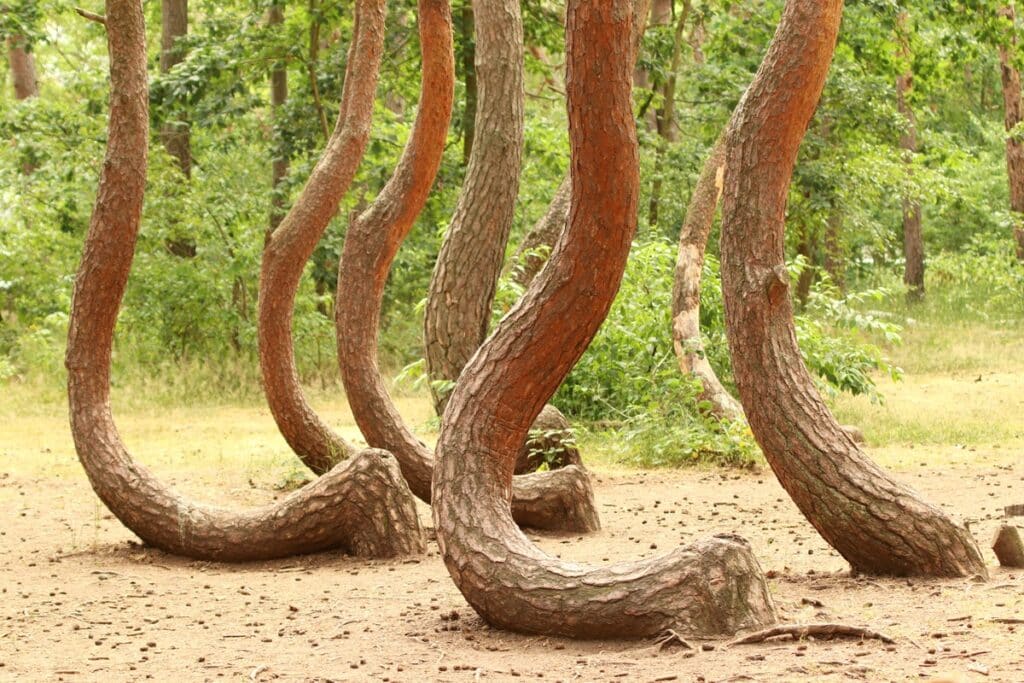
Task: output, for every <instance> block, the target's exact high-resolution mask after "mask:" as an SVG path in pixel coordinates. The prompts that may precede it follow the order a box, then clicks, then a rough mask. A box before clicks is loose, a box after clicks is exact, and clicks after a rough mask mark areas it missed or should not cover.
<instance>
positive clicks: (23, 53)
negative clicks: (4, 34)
mask: <svg viewBox="0 0 1024 683" xmlns="http://www.w3.org/2000/svg"><path fill="white" fill-rule="evenodd" d="M28 48H29V46H28V43H27V42H26V40H25V38H24V37H22V36H10V37H9V38H8V39H7V60H8V61H9V62H10V63H11V77H12V80H13V81H14V97H15V99H18V100H27V99H29V98H31V97H36V96H37V95H39V78H38V77H37V76H36V59H35V57H34V56H33V54H32V53H31V52H29V49H28Z"/></svg>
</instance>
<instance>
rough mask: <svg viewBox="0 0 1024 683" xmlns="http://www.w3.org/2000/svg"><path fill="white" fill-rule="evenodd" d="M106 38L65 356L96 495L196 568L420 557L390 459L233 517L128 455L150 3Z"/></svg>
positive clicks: (77, 431)
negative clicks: (126, 374) (94, 169)
mask: <svg viewBox="0 0 1024 683" xmlns="http://www.w3.org/2000/svg"><path fill="white" fill-rule="evenodd" d="M107 38H108V45H109V51H110V72H111V78H110V80H111V95H110V102H111V103H110V122H109V130H108V138H107V152H106V158H105V160H104V164H103V169H102V172H101V174H100V182H99V192H98V195H97V199H96V206H95V208H94V211H93V215H92V220H91V222H90V225H89V233H88V235H87V237H86V240H85V249H84V253H83V255H82V262H81V266H80V267H79V271H78V277H77V279H76V281H75V289H74V297H73V300H72V307H71V319H70V324H69V328H70V329H69V334H68V346H67V357H66V365H67V369H68V398H69V403H70V413H71V431H72V435H73V437H74V440H75V448H76V450H77V451H78V456H79V459H80V460H81V462H82V466H83V467H84V468H85V471H86V473H87V474H88V476H89V480H90V482H91V483H92V486H93V489H94V490H95V491H96V493H97V495H99V497H100V498H101V499H102V500H103V502H104V503H105V504H106V506H107V507H108V508H109V509H110V511H111V512H113V513H114V515H115V516H117V518H118V519H120V520H121V521H122V522H123V523H124V524H125V526H127V527H128V528H129V529H131V530H132V531H133V532H135V533H136V534H137V535H138V536H139V537H140V538H141V539H142V540H143V541H144V542H146V543H148V544H149V545H152V546H154V547H157V548H160V549H162V550H165V551H167V552H171V553H175V554H179V555H184V556H187V557H194V558H198V559H205V560H217V561H243V560H261V559H271V558H278V557H285V556H288V555H294V554H299V553H309V552H316V551H320V550H326V549H331V548H341V549H345V550H348V551H349V552H351V553H354V554H357V555H361V556H373V557H390V556H394V555H401V554H408V553H419V552H422V551H423V550H424V539H423V532H422V529H421V528H420V525H419V519H418V517H417V515H416V508H415V502H414V501H413V499H412V496H411V494H410V492H409V489H408V486H407V485H406V483H405V481H404V479H403V478H402V477H401V475H400V472H399V470H398V467H397V464H396V463H395V461H394V459H393V458H392V457H391V456H390V455H389V454H387V453H384V452H381V451H365V452H363V453H361V454H360V455H359V456H358V457H355V458H353V459H352V460H350V461H348V462H346V463H344V464H343V465H342V466H340V467H338V468H335V469H334V470H332V471H331V472H330V473H329V474H328V475H327V476H325V477H322V478H321V479H319V480H318V481H316V482H314V483H313V484H311V485H309V486H307V487H305V488H304V489H302V490H300V491H297V492H295V493H293V494H292V495H290V496H288V497H287V498H285V499H284V500H282V501H280V502H278V503H276V504H273V505H270V506H267V507H263V508H258V509H255V510H251V511H246V512H233V511H229V510H224V509H221V508H215V507H211V506H204V505H199V504H195V503H192V502H190V501H187V500H185V499H183V498H181V497H180V496H178V495H177V494H175V493H174V492H173V491H171V490H170V489H169V488H168V487H167V486H165V485H164V484H162V483H161V482H160V481H159V480H157V479H156V478H155V477H153V476H152V475H151V474H150V473H149V472H148V471H147V470H146V469H145V468H144V467H142V466H140V465H138V464H136V463H135V462H134V461H133V459H132V457H131V455H130V454H129V453H128V452H127V450H126V449H125V448H124V445H123V443H122V442H121V439H120V436H119V435H118V432H117V427H116V426H115V424H114V420H113V417H112V415H111V411H110V359H111V348H112V345H113V337H114V326H115V324H116V322H117V314H118V311H119V309H120V305H121V300H122V298H123V296H124V290H125V285H126V283H127V281H128V275H129V272H130V271H131V265H132V260H133V257H134V250H135V243H136V239H137V237H138V232H139V223H140V220H141V214H142V203H143V196H144V193H145V185H146V166H147V155H148V143H149V111H148V109H149V99H148V94H149V93H148V80H147V73H146V31H145V25H144V21H143V15H142V5H141V3H139V2H138V1H137V0H107ZM357 40H358V38H357Z"/></svg>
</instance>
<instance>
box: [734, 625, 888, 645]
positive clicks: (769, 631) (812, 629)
mask: <svg viewBox="0 0 1024 683" xmlns="http://www.w3.org/2000/svg"><path fill="white" fill-rule="evenodd" d="M780 636H788V637H790V638H792V639H793V640H801V639H803V638H821V639H829V638H865V639H869V640H880V641H882V642H883V643H894V642H896V641H895V640H893V639H892V638H890V637H889V636H887V635H885V634H884V633H878V632H876V631H872V630H870V629H867V628H861V627H860V626H848V625H846V624H786V625H783V626H773V627H772V628H766V629H764V630H763V631H756V632H754V633H748V634H747V635H745V636H741V637H739V638H737V639H736V640H733V641H732V642H730V643H729V644H728V646H727V647H731V646H733V645H751V644H753V643H763V642H764V641H766V640H768V639H769V638H778V637H780Z"/></svg>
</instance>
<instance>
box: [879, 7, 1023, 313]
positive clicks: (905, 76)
mask: <svg viewBox="0 0 1024 683" xmlns="http://www.w3.org/2000/svg"><path fill="white" fill-rule="evenodd" d="M909 23H910V15H909V14H908V13H907V12H905V11H904V12H900V14H899V16H898V17H897V19H896V33H897V40H898V43H899V46H900V49H899V56H900V58H901V59H902V60H904V61H905V62H906V71H904V72H903V73H902V74H901V75H899V76H898V77H897V78H896V100H897V105H898V107H899V112H900V114H902V115H903V118H904V121H905V123H906V127H905V128H904V129H903V132H902V133H901V134H900V149H902V150H903V163H904V164H905V166H906V168H907V175H908V177H910V176H913V174H914V165H913V164H914V155H916V154H917V117H916V116H915V115H914V110H913V108H912V107H911V106H910V102H909V100H908V97H909V95H910V91H911V89H912V88H913V86H914V72H913V69H912V67H911V63H910V59H911V52H910V35H909ZM1018 84H1019V79H1018ZM1017 99H1018V100H1020V89H1019V87H1018V91H1017ZM1022 170H1024V167H1022ZM1021 181H1022V182H1024V176H1022V177H1021ZM1022 208H1024V206H1022ZM903 259H904V270H903V284H905V285H906V286H907V298H908V299H909V300H911V301H917V300H920V299H921V298H923V297H924V237H923V235H922V233H921V202H920V201H918V200H917V198H915V197H912V196H910V195H909V194H907V195H904V197H903Z"/></svg>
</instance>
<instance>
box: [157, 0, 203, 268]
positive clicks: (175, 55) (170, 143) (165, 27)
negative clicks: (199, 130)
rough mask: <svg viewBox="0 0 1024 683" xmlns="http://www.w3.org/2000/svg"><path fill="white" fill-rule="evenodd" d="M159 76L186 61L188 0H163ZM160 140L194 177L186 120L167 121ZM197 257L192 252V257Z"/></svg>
mask: <svg viewBox="0 0 1024 683" xmlns="http://www.w3.org/2000/svg"><path fill="white" fill-rule="evenodd" d="M160 15H161V18H162V23H161V25H160V73H162V74H165V73H167V72H168V71H170V70H171V69H172V68H174V66H175V65H176V64H179V63H181V61H182V60H183V59H184V58H185V55H184V53H183V52H182V49H181V46H179V45H175V43H176V41H177V40H178V39H179V38H182V37H184V36H186V35H188V0H161V2H160ZM160 139H161V141H162V142H163V144H164V147H166V148H167V152H168V154H170V155H171V156H173V157H174V158H175V159H177V160H178V167H179V168H180V169H181V172H182V173H184V174H185V177H190V176H191V175H192V145H191V141H190V136H189V126H188V122H186V121H174V122H168V123H165V124H164V125H163V127H162V128H161V130H160ZM194 255H195V254H194V253H193V254H192V256H194Z"/></svg>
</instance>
